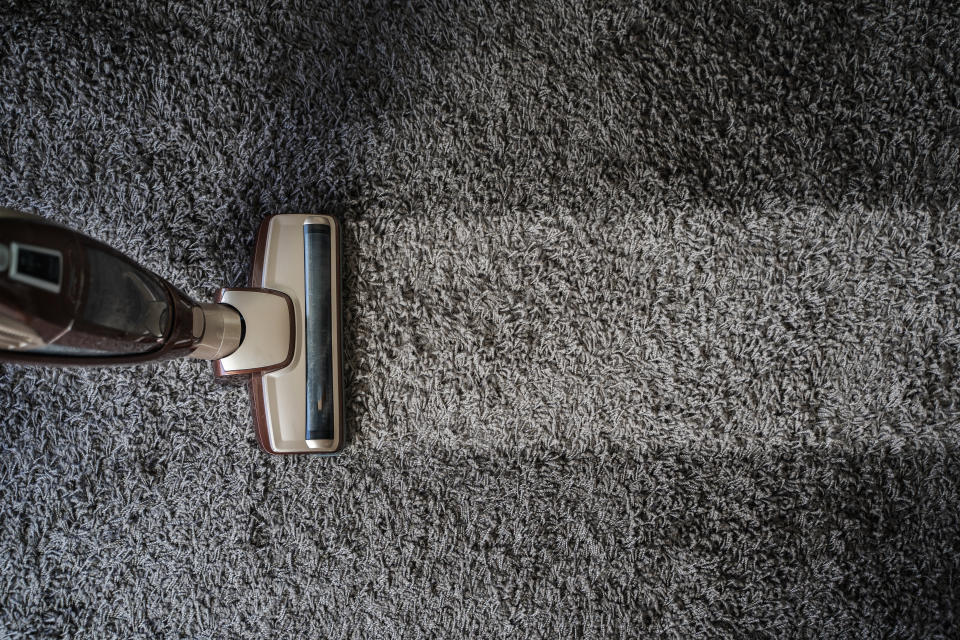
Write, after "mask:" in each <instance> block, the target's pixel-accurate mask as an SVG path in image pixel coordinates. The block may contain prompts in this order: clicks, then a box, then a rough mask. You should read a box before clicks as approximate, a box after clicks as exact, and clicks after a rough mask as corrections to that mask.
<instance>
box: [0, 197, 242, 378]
mask: <svg viewBox="0 0 960 640" xmlns="http://www.w3.org/2000/svg"><path fill="white" fill-rule="evenodd" d="M242 339H243V319H242V318H241V316H240V314H239V313H238V312H237V311H236V310H235V309H233V308H232V307H230V306H228V305H224V304H197V303H196V302H194V301H193V300H191V299H190V298H189V297H188V296H186V295H185V294H183V293H182V292H181V291H179V290H178V289H177V288H176V287H174V286H173V285H171V284H170V283H168V282H167V281H166V280H164V279H163V278H160V277H159V276H157V275H156V274H154V273H152V272H151V271H149V270H147V269H145V268H143V267H141V266H139V265H137V264H136V263H134V262H133V261H132V260H130V259H128V258H127V257H125V256H124V255H122V254H120V253H118V252H116V251H114V250H113V249H111V248H110V247H108V246H106V245H104V244H102V243H100V242H98V241H96V240H94V239H93V238H89V237H87V236H85V235H83V234H81V233H77V232H76V231H73V230H70V229H67V228H64V227H61V226H59V225H56V224H53V223H51V222H49V221H47V220H44V219H43V218H39V217H37V216H32V215H29V214H25V213H21V212H18V211H13V210H11V209H4V208H0V360H11V361H17V362H25V363H36V364H60V365H109V364H134V363H138V362H144V361H147V360H155V359H161V358H174V357H179V356H192V357H199V358H204V359H207V360H216V359H219V358H222V357H224V356H226V355H229V354H230V353H232V352H233V351H234V350H235V349H236V348H237V347H238V346H239V344H240V342H241V341H242Z"/></svg>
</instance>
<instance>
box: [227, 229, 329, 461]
mask: <svg viewBox="0 0 960 640" xmlns="http://www.w3.org/2000/svg"><path fill="white" fill-rule="evenodd" d="M250 285H251V287H250V288H249V289H223V290H222V291H221V294H220V300H219V302H221V303H223V304H228V305H230V306H232V307H235V308H236V309H237V310H238V311H239V312H240V315H241V316H242V317H243V318H244V321H245V322H246V323H247V331H248V332H253V333H254V334H255V335H258V336H268V337H267V338H266V340H264V341H259V340H258V341H256V342H250V343H249V344H247V346H245V343H247V342H248V341H246V340H245V341H244V343H241V344H240V347H239V348H238V349H237V350H236V351H235V352H233V353H232V354H231V355H229V356H227V357H226V358H224V359H222V360H220V361H218V363H217V364H216V371H217V374H218V375H221V376H226V375H236V374H249V375H250V382H249V385H250V396H251V398H252V401H253V415H254V422H255V423H256V430H257V437H258V439H259V441H260V444H261V446H263V448H264V449H266V450H267V451H269V452H271V453H325V454H332V453H336V452H338V451H339V450H340V449H341V448H342V447H343V444H344V426H343V425H344V417H343V373H342V361H343V358H342V349H341V339H342V329H341V326H342V325H341V313H340V227H339V224H338V223H337V221H336V219H335V218H333V217H331V216H319V215H280V216H272V217H270V218H268V219H266V220H265V221H264V222H263V223H262V224H261V226H260V232H259V233H258V235H257V247H256V251H255V254H254V261H253V269H252V272H251V276H250ZM288 335H289V336H292V339H287V336H288ZM268 341H269V344H267V342H268Z"/></svg>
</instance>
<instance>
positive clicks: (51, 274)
mask: <svg viewBox="0 0 960 640" xmlns="http://www.w3.org/2000/svg"><path fill="white" fill-rule="evenodd" d="M340 262H341V249H340V226H339V223H338V222H337V220H336V219H335V218H333V217H331V216H324V215H293V214H283V215H275V216H270V217H268V218H267V219H266V220H264V221H263V223H262V224H261V225H260V229H259V231H258V233H257V241H256V249H255V252H254V259H253V267H252V269H251V274H250V286H249V287H243V288H223V289H221V290H220V292H219V294H218V296H217V300H216V302H214V303H199V304H198V303H196V302H194V301H193V300H192V299H190V297H189V296H186V295H185V294H184V293H183V292H181V291H180V290H178V289H177V288H176V287H174V286H173V285H171V284H170V283H169V282H167V281H166V280H164V279H163V278H160V277H159V276H157V275H156V274H154V273H152V272H151V271H149V270H148V269H145V268H144V267H142V266H140V265H138V264H136V263H135V262H133V261H132V260H130V259H129V258H127V257H126V256H124V255H122V254H120V253H118V252H117V251H114V250H113V249H111V248H110V247H108V246H106V245H104V244H103V243H101V242H98V241H97V240H94V239H93V238H90V237H88V236H85V235H83V234H81V233H78V232H76V231H73V230H71V229H67V228H65V227H62V226H60V225H57V224H54V223H52V222H50V221H48V220H45V219H43V218H40V217H37V216H34V215H29V214H26V213H21V212H19V211H13V210H11V209H4V208H0V360H6V361H12V362H18V363H25V364H34V365H54V366H65V365H66V366H71V365H79V366H108V365H129V364H137V363H143V362H146V361H148V360H159V359H164V358H177V357H190V358H201V359H204V360H210V361H212V362H213V370H214V375H215V376H217V377H218V378H221V379H224V380H228V379H234V380H242V379H243V377H246V378H247V384H248V385H249V388H250V397H251V401H252V405H253V421H254V424H255V429H256V433H257V439H258V440H259V442H260V445H261V446H262V447H263V448H264V449H265V450H266V451H268V452H270V453H313V454H326V455H332V454H336V453H339V452H340V450H341V449H342V447H343V445H344V442H345V433H344V424H345V421H344V414H343V375H342V362H343V357H342V348H341V344H342V319H341V304H340V300H341V288H340Z"/></svg>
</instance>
